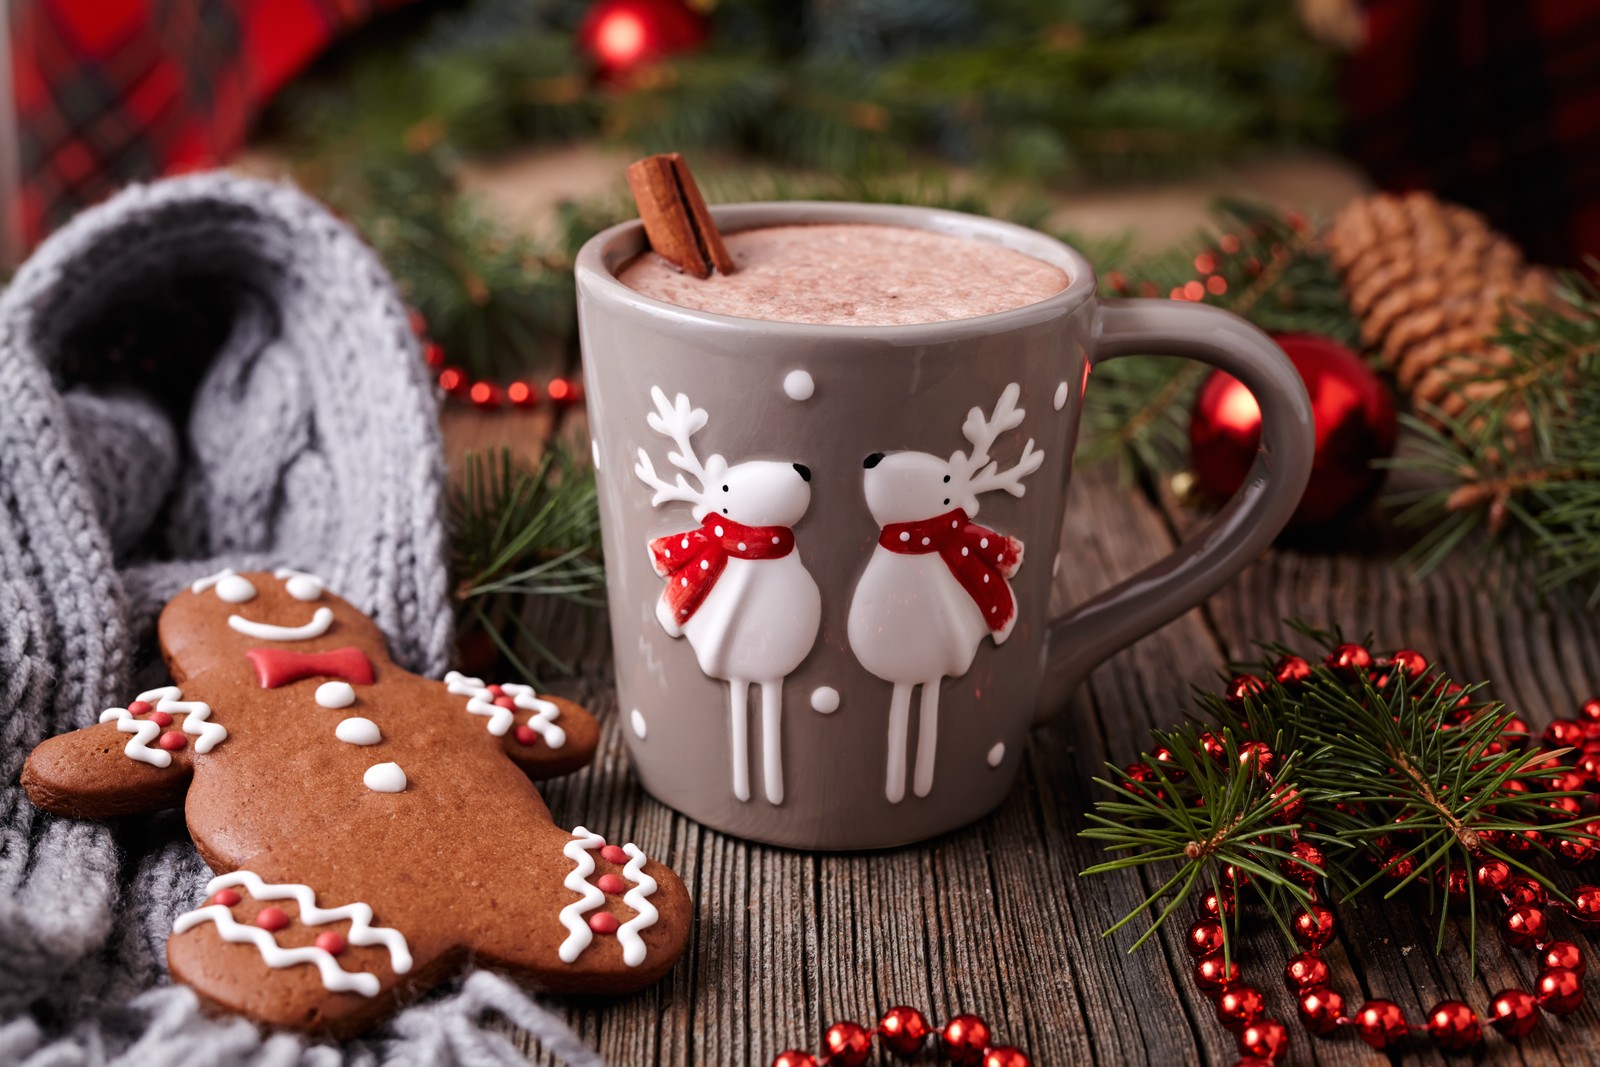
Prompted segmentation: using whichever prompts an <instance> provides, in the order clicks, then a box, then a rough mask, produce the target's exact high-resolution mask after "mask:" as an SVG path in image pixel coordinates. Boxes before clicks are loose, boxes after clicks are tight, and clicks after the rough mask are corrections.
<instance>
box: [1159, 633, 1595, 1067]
mask: <svg viewBox="0 0 1600 1067" xmlns="http://www.w3.org/2000/svg"><path fill="white" fill-rule="evenodd" d="M1294 659H1297V657H1286V658H1285V659H1284V660H1280V661H1279V663H1278V664H1277V665H1276V667H1275V668H1274V676H1275V679H1276V680H1277V681H1278V682H1279V684H1282V685H1290V684H1294V683H1295V682H1296V681H1297V680H1298V679H1299V678H1300V677H1302V674H1301V670H1302V668H1301V667H1300V663H1296V662H1293V660H1294ZM1300 662H1301V663H1303V662H1304V661H1300ZM1374 664H1375V666H1374ZM1325 666H1326V667H1327V668H1328V669H1329V670H1332V671H1335V672H1337V673H1341V674H1345V675H1347V676H1350V677H1358V676H1359V675H1358V673H1357V672H1360V671H1367V670H1369V669H1370V670H1371V671H1372V672H1373V678H1372V680H1373V683H1374V684H1376V685H1379V686H1380V687H1381V685H1382V684H1385V682H1387V681H1388V679H1389V678H1391V677H1398V676H1400V675H1402V674H1403V675H1404V677H1406V678H1407V679H1410V680H1414V681H1418V682H1419V684H1427V681H1426V674H1427V671H1428V663H1427V660H1426V659H1425V658H1424V657H1422V655H1421V654H1420V653H1417V652H1414V651H1412V650H1409V649H1403V650H1401V651H1400V652H1397V653H1396V654H1395V655H1394V656H1393V657H1390V658H1388V659H1383V658H1374V657H1373V656H1372V655H1371V653H1370V652H1369V651H1368V650H1367V649H1365V648H1363V647H1362V646H1359V645H1341V646H1340V647H1339V648H1337V649H1335V651H1334V652H1333V653H1332V654H1330V655H1329V656H1328V657H1327V660H1326V661H1325ZM1391 668H1392V669H1393V674H1392V675H1391V674H1385V675H1384V676H1383V680H1381V681H1380V680H1379V678H1378V677H1377V675H1378V672H1380V671H1389V670H1390V669H1391ZM1304 671H1305V672H1306V673H1307V674H1309V672H1310V667H1309V665H1307V666H1306V667H1305V668H1304ZM1263 684H1264V683H1263ZM1434 688H1435V690H1437V691H1439V692H1440V693H1443V694H1445V695H1449V694H1452V693H1455V692H1462V690H1460V689H1459V687H1458V688H1454V689H1451V688H1448V687H1445V686H1443V685H1442V684H1440V683H1434ZM1259 691H1260V690H1259V687H1258V686H1256V685H1254V684H1252V683H1250V682H1248V681H1247V680H1246V679H1245V678H1243V677H1240V678H1235V679H1234V680H1233V681H1232V682H1230V683H1229V685H1228V690H1227V694H1226V695H1227V696H1228V697H1229V698H1230V700H1232V701H1234V702H1236V703H1239V702H1242V699H1245V698H1248V696H1250V695H1253V694H1254V693H1256V692H1259ZM1461 706H1462V709H1463V711H1462V712H1461V713H1460V716H1459V721H1460V722H1461V723H1465V722H1467V721H1469V719H1470V717H1471V715H1472V713H1473V711H1474V710H1475V709H1474V708H1473V706H1472V698H1471V694H1466V693H1464V692H1463V695H1462V701H1461ZM1582 714H1583V719H1582V721H1579V720H1564V721H1563V722H1561V723H1557V724H1553V725H1552V727H1551V728H1549V729H1547V730H1546V731H1545V732H1544V739H1545V743H1546V744H1548V745H1553V746H1562V747H1579V746H1582V747H1581V748H1580V758H1579V761H1578V766H1577V768H1576V769H1574V768H1571V767H1565V766H1564V765H1563V764H1561V763H1560V761H1559V760H1556V759H1553V758H1552V759H1547V760H1545V761H1544V762H1539V761H1538V759H1537V757H1535V758H1534V759H1533V760H1530V761H1529V763H1528V764H1526V765H1525V771H1532V770H1538V769H1544V770H1546V771H1547V772H1548V773H1549V774H1550V775H1551V776H1552V777H1551V779H1550V781H1551V782H1552V783H1553V784H1550V785H1547V786H1545V787H1544V788H1548V789H1552V790H1555V791H1574V792H1577V791H1586V790H1588V789H1590V788H1591V786H1594V785H1600V698H1596V699H1595V700H1592V701H1589V702H1588V703H1586V704H1585V705H1584V709H1583V713H1582ZM1591 734H1592V735H1593V736H1592V737H1591ZM1527 736H1528V730H1527V727H1526V725H1525V724H1523V723H1522V722H1521V721H1520V720H1515V721H1508V722H1507V723H1506V725H1505V727H1504V729H1503V730H1502V733H1501V735H1500V738H1499V740H1497V741H1492V742H1491V743H1490V744H1491V747H1493V748H1494V751H1497V752H1501V751H1507V750H1509V749H1513V748H1520V747H1521V746H1522V745H1524V744H1525V743H1526V740H1527ZM1198 740H1199V745H1200V751H1199V752H1197V753H1196V754H1197V755H1206V756H1208V757H1210V758H1212V759H1214V760H1220V758H1221V756H1222V755H1224V754H1225V750H1224V748H1223V745H1222V742H1221V741H1220V739H1218V738H1216V736H1215V735H1213V734H1209V733H1207V734H1202V735H1201V736H1200V738H1199V739H1198ZM1495 746H1498V747H1495ZM1236 751H1237V752H1238V754H1239V759H1240V762H1241V764H1243V765H1244V766H1246V767H1250V768H1253V769H1255V770H1257V771H1258V772H1259V771H1261V769H1262V768H1266V771H1265V773H1263V777H1264V778H1265V779H1266V780H1267V781H1268V782H1269V783H1270V782H1271V781H1272V774H1271V768H1272V767H1273V766H1274V765H1275V759H1276V754H1275V753H1273V752H1272V751H1271V749H1270V748H1269V747H1267V746H1266V745H1265V744H1263V743H1261V742H1259V741H1248V742H1245V743H1244V744H1242V745H1240V746H1238V748H1237V749H1236ZM1584 757H1592V758H1591V762H1593V763H1594V764H1595V767H1594V771H1593V773H1591V772H1590V771H1589V770H1586V769H1585V766H1584ZM1162 758H1163V761H1164V762H1170V761H1171V754H1170V753H1165V754H1163V757H1162ZM1563 775H1565V776H1570V777H1571V778H1572V779H1573V780H1571V781H1567V782H1565V783H1563V779H1562V777H1561V776H1563ZM1169 780H1171V778H1170V776H1169ZM1502 788H1503V790H1504V792H1505V793H1507V794H1518V793H1527V792H1528V786H1527V784H1526V783H1525V782H1522V781H1519V780H1517V779H1512V780H1511V781H1509V782H1507V783H1506V785H1505V786H1504V787H1502ZM1556 799H1557V800H1558V801H1567V802H1564V803H1552V804H1550V805H1548V806H1549V807H1550V809H1551V810H1550V817H1551V818H1552V819H1553V820H1558V821H1563V822H1565V821H1568V820H1571V819H1573V818H1575V817H1580V816H1579V813H1580V812H1581V811H1583V810H1584V808H1583V807H1582V806H1580V804H1579V799H1578V798H1576V797H1568V798H1556ZM1597 800H1600V797H1590V798H1588V803H1589V804H1591V805H1592V804H1593V803H1595V802H1596V801H1597ZM1402 821H1403V819H1397V820H1396V823H1397V824H1399V823H1401V822H1402ZM1559 829H1561V828H1558V830H1559ZM1478 832H1479V836H1480V837H1481V839H1482V841H1483V844H1484V846H1486V847H1490V848H1492V847H1496V846H1503V847H1505V848H1507V849H1510V850H1512V851H1519V852H1531V851H1533V850H1534V849H1537V848H1546V849H1548V851H1550V852H1551V853H1554V854H1555V855H1556V856H1557V857H1558V858H1561V859H1564V860H1566V861H1567V863H1568V865H1578V864H1582V863H1586V862H1588V861H1590V860H1593V859H1595V858H1596V857H1597V856H1600V818H1597V819H1593V820H1591V821H1590V822H1588V823H1586V824H1584V826H1583V833H1584V834H1585V835H1587V838H1585V837H1583V836H1581V835H1579V836H1574V835H1573V834H1572V833H1568V834H1560V833H1558V832H1547V831H1541V830H1539V829H1538V828H1535V827H1529V828H1527V829H1525V830H1521V831H1478ZM1288 836H1289V837H1290V839H1291V844H1290V845H1289V847H1288V849H1287V852H1288V857H1286V858H1285V859H1283V860H1282V862H1281V864H1280V870H1281V871H1282V873H1283V874H1284V876H1285V877H1286V878H1288V879H1290V880H1291V881H1294V882H1298V883H1300V884H1302V885H1304V886H1305V887H1306V888H1307V889H1308V890H1309V891H1310V892H1311V896H1312V899H1311V902H1310V904H1309V905H1308V906H1307V907H1306V908H1305V910H1303V911H1301V912H1299V913H1298V914H1296V915H1295V916H1294V917H1293V919H1292V920H1291V930H1292V932H1293V933H1294V935H1295V937H1296V939H1297V940H1299V941H1300V942H1301V944H1303V945H1305V946H1306V947H1307V950H1306V951H1304V952H1302V953H1300V954H1299V955H1296V956H1293V957H1291V958H1290V959H1289V961H1288V964H1287V966H1286V967H1285V969H1284V983H1285V985H1286V986H1287V987H1288V988H1289V990H1290V992H1291V993H1292V994H1293V995H1294V997H1295V1002H1296V1008H1297V1011H1298V1014H1299V1016H1300V1020H1301V1022H1302V1024H1303V1025H1304V1026H1305V1028H1306V1030H1307V1031H1308V1032H1309V1033H1311V1034H1315V1035H1317V1036H1327V1035H1331V1034H1333V1033H1335V1032H1337V1031H1338V1030H1339V1029H1341V1028H1344V1027H1349V1028H1351V1029H1354V1030H1355V1031H1356V1033H1357V1036H1359V1037H1360V1038H1361V1040H1363V1041H1364V1042H1366V1043H1367V1044H1368V1045H1370V1046H1372V1047H1373V1048H1375V1049H1379V1050H1392V1049H1393V1048H1394V1047H1395V1046H1397V1045H1399V1044H1400V1043H1401V1042H1403V1041H1405V1040H1406V1039H1407V1038H1408V1037H1410V1036H1411V1035H1412V1034H1424V1033H1425V1034H1427V1035H1428V1036H1429V1037H1431V1038H1432V1040H1433V1042H1434V1043H1435V1045H1436V1046H1437V1047H1438V1048H1440V1049H1441V1050H1443V1051H1447V1052H1468V1051H1470V1050H1472V1049H1474V1048H1476V1047H1478V1046H1479V1045H1480V1043H1481V1042H1482V1040H1483V1024H1484V1023H1485V1022H1487V1023H1488V1024H1489V1025H1491V1026H1493V1027H1494V1028H1495V1029H1496V1030H1498V1031H1499V1032H1500V1033H1501V1034H1502V1035H1504V1036H1505V1037H1507V1038H1520V1037H1523V1036H1526V1035H1527V1034H1529V1033H1531V1032H1532V1031H1533V1030H1534V1029H1535V1028H1536V1026H1537V1025H1538V1021H1539V1011H1540V1010H1541V1009H1542V1010H1543V1011H1545V1012H1547V1013H1549V1014H1551V1015H1564V1014H1567V1013H1569V1012H1572V1011H1575V1010H1577V1009H1578V1008H1579V1007H1580V1006H1581V1005H1582V1003H1583V999H1584V987H1583V976H1584V974H1585V973H1586V971H1587V969H1588V962H1587V959H1586V958H1585V955H1584V952H1583V949H1582V947H1581V946H1580V945H1578V944H1577V943H1575V942H1573V941H1559V940H1558V941H1552V940H1550V936H1549V935H1550V927H1549V912H1550V911H1551V910H1554V911H1556V912H1557V913H1558V914H1565V915H1567V916H1568V917H1569V918H1570V919H1572V920H1573V921H1574V922H1575V923H1577V924H1578V925H1580V926H1584V927H1591V928H1593V927H1600V886H1596V885H1580V886H1577V887H1575V888H1574V889H1573V890H1571V893H1570V899H1571V903H1570V904H1569V903H1563V902H1559V901H1552V900H1551V899H1550V894H1549V892H1548V891H1547V890H1546V888H1545V886H1544V884H1542V883H1541V882H1540V881H1538V880H1537V879H1535V878H1531V877H1528V876H1525V875H1517V874H1515V873H1514V871H1513V868H1512V867H1511V865H1510V864H1508V863H1506V862H1505V861H1504V860H1502V859H1499V858H1498V857H1494V856H1481V855H1480V856H1479V857H1478V858H1476V859H1475V860H1474V862H1473V864H1472V866H1471V867H1470V868H1459V867H1458V868H1453V869H1447V870H1446V871H1445V872H1441V873H1440V874H1438V875H1437V876H1436V877H1435V878H1433V879H1432V881H1434V882H1435V883H1436V884H1437V885H1438V886H1439V887H1440V888H1442V889H1444V890H1445V892H1447V893H1448V894H1450V895H1451V896H1454V897H1464V896H1465V895H1466V893H1467V892H1468V889H1469V887H1470V886H1471V885H1474V884H1475V885H1476V886H1477V887H1478V888H1480V889H1483V890H1487V891H1488V892H1489V893H1491V894H1492V895H1494V896H1495V897H1497V898H1498V899H1499V901H1500V902H1501V903H1502V904H1503V905H1504V907H1505V911H1504V913H1503V915H1502V918H1501V929H1502V933H1503V936H1504V937H1505V939H1506V941H1507V942H1508V943H1509V944H1511V945H1513V946H1514V947H1517V948H1523V949H1527V950H1532V951H1536V952H1537V953H1538V960H1539V963H1540V967H1541V971H1540V974H1539V978H1538V980H1537V983H1536V985H1535V987H1534V992H1532V993H1530V992H1527V991H1525V990H1521V989H1514V988H1513V989H1503V990H1501V991H1500V992H1499V993H1496V994H1495V996H1494V997H1493V998H1492V999H1491V1001H1490V1004H1489V1006H1488V1010H1487V1011H1486V1013H1485V1014H1484V1015H1482V1016H1480V1015H1479V1014H1478V1012H1477V1011H1475V1010H1474V1009H1473V1008H1472V1007H1471V1006H1470V1005H1468V1004H1466V1003H1464V1002H1462V1001H1458V1000H1446V1001H1441V1002H1439V1003H1438V1004H1435V1005H1434V1006H1433V1008H1431V1009H1430V1010H1429V1012H1428V1013H1427V1015H1426V1017H1425V1019H1424V1022H1423V1024H1422V1025H1420V1026H1413V1025H1411V1024H1409V1023H1408V1022H1407V1021H1406V1018H1405V1014H1404V1012H1403V1011H1402V1009H1401V1008H1400V1006H1399V1005H1398V1004H1396V1003H1395V1002H1394V1001H1391V1000H1386V999H1381V998H1377V999H1372V1000H1368V1001H1367V1002H1365V1003H1364V1004H1362V1005H1361V1006H1360V1007H1359V1008H1358V1009H1357V1010H1356V1011H1355V1012H1354V1013H1353V1014H1352V1015H1350V1016H1346V1015H1345V1014H1344V1010H1345V1001H1344V998H1343V996H1342V995H1341V994H1339V992H1338V991H1337V990H1335V989H1334V988H1332V987H1331V986H1330V985H1329V983H1328V979H1329V968H1328V965H1327V963H1326V961H1325V960H1324V959H1323V958H1322V955H1321V950H1322V948H1323V947H1325V946H1326V945H1327V944H1328V943H1329V942H1331V940H1332V939H1333V937H1334V933H1335V923H1336V919H1335V916H1334V913H1333V911H1332V909H1331V908H1329V907H1328V906H1327V905H1325V904H1323V903H1321V902H1320V901H1318V900H1317V896H1316V886H1317V884H1318V880H1319V878H1320V877H1321V875H1322V873H1323V863H1322V855H1321V851H1320V849H1318V848H1316V846H1315V845H1312V844H1311V843H1310V842H1305V841H1301V840H1299V835H1298V833H1296V832H1295V831H1293V830H1291V831H1289V833H1288ZM1407 836H1408V835H1407V832H1406V831H1405V829H1404V828H1403V827H1402V826H1399V825H1397V826H1396V829H1395V832H1394V833H1393V834H1390V835H1388V836H1387V837H1386V838H1376V839H1374V842H1373V845H1374V850H1375V852H1378V853H1381V854H1382V855H1383V857H1384V858H1383V861H1382V862H1383V865H1384V867H1385V868H1386V869H1387V871H1388V873H1389V874H1391V875H1393V876H1395V877H1397V878H1404V877H1406V876H1409V875H1410V874H1412V873H1414V872H1415V870H1416V860H1415V856H1414V855H1412V854H1411V853H1410V852H1409V849H1410V848H1411V847H1412V845H1411V844H1410V843H1409V842H1408V843H1405V844H1397V843H1396V842H1404V841H1406V839H1407ZM1413 840H1414V839H1413ZM1469 871H1470V873H1469ZM1235 875H1237V882H1238V885H1240V886H1242V885H1244V884H1246V883H1247V882H1248V879H1247V878H1246V877H1244V876H1243V874H1242V872H1236V871H1235V870H1234V869H1233V868H1232V867H1229V868H1227V869H1226V870H1225V871H1224V876H1223V881H1224V883H1225V884H1226V885H1228V886H1233V885H1234V883H1235ZM1469 877H1470V878H1471V882H1470V883H1469V882H1468V878H1469ZM1238 904H1239V902H1238V900H1237V899H1236V898H1235V896H1234V894H1233V892H1232V890H1231V889H1227V890H1224V891H1223V892H1222V893H1210V894H1207V896H1206V900H1205V902H1204V904H1203V905H1202V910H1203V913H1204V917H1203V918H1201V919H1199V920H1198V921H1197V922H1195V923H1194V925H1192V926H1191V927H1190V928H1189V930H1188V932H1187V934H1186V937H1185V944H1186V945H1187V947H1188V949H1189V951H1190V953H1191V954H1193V955H1194V956H1195V957H1196V958H1197V959H1196V964H1195V982H1196V985H1198V986H1199V987H1200V989H1201V990H1202V991H1204V992H1205V993H1206V994H1207V995H1208V996H1210V997H1211V998H1212V999H1213V1001H1214V1003H1215V1005H1216V1011H1217V1017H1218V1020H1219V1021H1220V1022H1221V1023H1222V1024H1223V1025H1224V1026H1226V1027H1227V1028H1228V1029H1230V1030H1233V1031H1234V1032H1235V1034H1236V1035H1237V1036H1238V1043H1239V1049H1240V1052H1241V1053H1242V1054H1243V1055H1244V1057H1245V1058H1244V1059H1242V1060H1240V1062H1239V1065H1238V1067H1262V1065H1265V1064H1270V1063H1271V1062H1273V1061H1275V1060H1276V1059H1277V1058H1278V1057H1279V1056H1281V1055H1282V1054H1283V1053H1284V1051H1285V1050H1286V1049H1287V1046H1288V1037H1287V1032H1286V1031H1285V1030H1284V1028H1283V1026H1282V1024H1281V1023H1279V1022H1278V1021H1277V1020H1275V1019H1270V1018H1266V1017H1265V1012H1266V1003H1265V998H1264V997H1263V996H1262V994H1261V992H1260V991H1259V990H1258V989H1256V988H1255V987H1253V986H1250V985H1248V984H1246V983H1244V982H1242V981H1241V980H1240V973H1239V968H1238V966H1237V964H1236V962H1235V961H1233V960H1227V961H1224V958H1223V956H1222V954H1221V950H1222V947H1223V943H1224V941H1225V940H1226V938H1227V933H1226V929H1225V927H1224V925H1223V922H1222V920H1223V919H1226V918H1230V917H1232V916H1233V915H1234V914H1235V912H1236V911H1237V908H1238Z"/></svg>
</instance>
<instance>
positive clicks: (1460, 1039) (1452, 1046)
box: [1428, 1000, 1483, 1052]
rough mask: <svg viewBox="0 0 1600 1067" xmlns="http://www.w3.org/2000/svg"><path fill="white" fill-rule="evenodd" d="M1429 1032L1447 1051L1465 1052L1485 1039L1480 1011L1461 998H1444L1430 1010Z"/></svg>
mask: <svg viewBox="0 0 1600 1067" xmlns="http://www.w3.org/2000/svg"><path fill="white" fill-rule="evenodd" d="M1428 1033H1429V1034H1430V1035H1431V1036H1432V1037H1433V1040H1434V1043H1435V1044H1436V1045H1438V1046H1439V1047H1440V1048H1442V1049H1444V1050H1445V1051H1446V1052H1465V1051H1466V1050H1467V1049H1469V1048H1472V1047H1473V1046H1474V1045H1476V1044H1478V1043H1479V1042H1481V1041H1482V1040H1483V1026H1482V1024H1480V1023H1479V1022H1478V1013H1477V1012H1475V1011H1473V1010H1472V1009H1471V1008H1469V1007H1467V1006H1466V1005H1465V1004H1463V1003H1461V1001H1459V1000H1443V1001H1440V1002H1439V1003H1438V1004H1435V1005H1434V1006H1433V1010H1432V1011H1430V1012H1428Z"/></svg>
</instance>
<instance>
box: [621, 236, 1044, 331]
mask: <svg viewBox="0 0 1600 1067" xmlns="http://www.w3.org/2000/svg"><path fill="white" fill-rule="evenodd" d="M723 236H724V239H725V240H726V242H727V245H728V250H729V251H730V252H731V253H732V254H733V258H734V262H735V263H736V264H737V266H738V270H737V271H736V272H735V273H733V274H714V275H712V276H711V277H710V278H705V279H701V278H694V277H690V276H689V275H686V274H682V273H680V272H679V271H677V270H676V269H674V268H673V267H672V266H671V265H669V264H667V263H666V262H665V261H663V260H662V259H661V258H660V257H658V256H656V255H654V254H652V253H650V252H645V253H643V254H642V255H640V256H638V257H636V258H635V259H634V260H632V261H631V262H629V263H628V264H627V265H626V266H624V267H623V268H622V270H621V271H619V272H618V274H617V277H618V279H619V280H620V281H621V282H622V284H624V285H626V286H628V287H629V288H630V289H634V290H637V291H638V292H641V293H643V294H645V295H646V296H651V297H655V298H656V299H657V300H664V301H666V302H668V303H671V304H677V305H679V306H681V307H686V308H693V309H695V310H698V311H711V312H716V313H718V314H722V315H736V316H738V317H740V318H747V319H768V320H772V321H777V322H809V323H826V324H832V325H848V326H901V325H907V324H910V323H919V322H945V321H948V320H951V319H967V318H973V317H975V316H978V315H989V314H993V313H994V312H997V311H1008V310H1010V309H1011V308H1016V307H1022V306H1023V305H1025V304H1032V303H1036V302H1038V301H1040V300H1043V299H1045V298H1046V297H1049V296H1053V295H1054V294H1056V293H1058V292H1060V291H1061V290H1062V289H1064V288H1066V286H1067V281H1068V278H1067V275H1066V272H1065V271H1063V270H1062V269H1061V268H1059V267H1056V266H1054V265H1052V264H1049V263H1046V262H1044V261H1042V260H1038V259H1035V258H1033V257H1032V256H1028V255H1024V254H1023V253H1021V252H1015V251H1012V250H1011V249H1009V248H1004V247H1002V246H1000V245H997V244H993V243H990V242H987V241H978V240H972V239H969V238H965V237H955V236H951V235H949V234H943V233H936V232H934V231H932V230H921V229H913V228H911V227H907V226H887V225H881V224H868V223H829V224H817V225H796V226H768V227H763V228H760V229H753V230H744V231H742V232H738V233H728V234H724V235H723Z"/></svg>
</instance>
